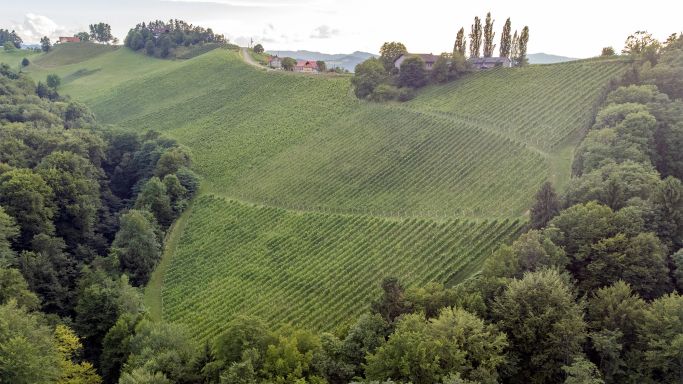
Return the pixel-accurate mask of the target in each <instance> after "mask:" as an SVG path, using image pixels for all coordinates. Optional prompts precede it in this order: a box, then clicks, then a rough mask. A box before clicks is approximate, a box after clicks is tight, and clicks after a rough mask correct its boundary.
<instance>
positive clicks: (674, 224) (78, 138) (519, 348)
mask: <svg viewBox="0 0 683 384" xmlns="http://www.w3.org/2000/svg"><path fill="white" fill-rule="evenodd" d="M162 24H163V23H162ZM175 25H176V23H174V28H175ZM160 27H161V28H167V26H166V24H163V25H161V26H160ZM146 28H149V26H145V25H144V24H143V25H141V27H140V29H139V30H138V29H137V28H136V30H135V31H132V33H133V35H134V36H133V37H131V39H127V41H126V45H129V44H130V43H131V41H132V40H133V39H135V40H136V41H137V40H139V38H138V37H137V34H138V33H139V34H140V36H143V31H144V30H145V29H146ZM183 28H184V27H181V28H180V30H181V33H182V34H183V37H182V40H180V37H179V40H180V41H182V43H183V44H185V41H186V40H185V39H186V36H185V32H183ZM170 31H171V30H169V31H168V32H166V30H164V32H163V33H162V35H163V36H162V37H163V38H164V40H166V39H168V40H170V39H171V33H170ZM206 32H207V33H208V30H207V31H206ZM130 36H131V34H129V37H130ZM178 36H180V34H178ZM145 39H146V40H145V42H144V45H147V44H148V43H149V41H152V40H148V39H147V38H145ZM154 39H156V37H155V38H154ZM156 41H157V40H154V41H153V42H152V44H154V47H155V49H156V48H158V47H157V45H156ZM170 44H171V43H164V45H169V46H170ZM175 44H180V43H178V42H177V40H176V43H175ZM190 44H192V43H190ZM139 45H140V44H137V43H136V45H134V46H139ZM140 49H141V48H140ZM161 49H162V52H163V47H161ZM623 56H625V57H626V58H628V60H630V68H629V70H628V71H626V72H625V73H624V74H623V75H622V76H621V77H620V78H619V79H615V80H613V81H612V82H611V83H610V84H609V89H608V90H607V91H606V92H605V94H604V97H603V99H602V100H601V102H600V103H599V106H598V108H597V109H596V110H595V111H594V112H595V113H594V121H593V122H592V124H591V128H590V129H589V130H588V131H586V132H584V134H585V136H584V138H583V140H582V142H581V144H580V145H579V147H578V148H577V150H576V156H575V159H574V163H573V166H572V173H573V177H572V180H571V181H570V183H569V185H568V186H567V188H566V189H563V191H561V192H559V193H558V192H557V191H556V190H555V188H554V187H553V185H552V184H551V183H546V184H544V185H543V186H542V188H541V189H540V190H539V191H538V193H537V195H536V196H535V202H534V205H533V207H532V208H531V211H530V222H529V225H528V228H527V230H526V231H525V232H524V233H523V234H522V235H521V236H520V237H519V238H518V239H517V240H516V241H514V242H512V243H511V244H508V245H504V246H502V247H501V248H499V249H497V250H496V251H495V252H493V254H492V255H491V256H490V257H489V258H488V259H487V261H486V262H485V264H484V267H483V269H482V271H481V272H480V273H479V274H477V275H475V276H473V277H472V278H470V279H469V280H467V281H465V282H464V283H462V284H459V285H456V286H452V287H451V286H448V287H447V286H444V285H442V284H437V283H428V284H425V285H421V286H408V287H406V286H404V284H403V283H402V282H401V281H400V280H399V279H397V278H391V277H388V278H385V279H383V280H382V281H377V282H374V283H375V284H376V285H378V286H381V291H382V294H381V295H380V296H378V297H376V298H375V299H374V300H373V301H372V303H368V304H369V305H368V307H369V308H370V309H369V310H368V311H367V312H366V313H364V314H363V315H361V316H359V317H358V318H354V319H346V320H347V321H345V322H344V324H346V325H342V326H340V327H338V328H337V329H335V330H334V331H332V332H325V333H318V332H314V331H311V330H307V329H304V328H299V327H296V326H293V325H288V324H282V325H281V326H279V327H271V326H269V325H267V323H266V322H265V321H264V320H263V319H259V318H255V317H248V316H239V317H237V318H235V319H233V320H230V321H229V322H226V324H225V326H224V329H225V330H224V331H223V332H222V333H221V334H220V335H219V336H218V337H216V338H214V339H212V340H209V341H207V342H204V343H198V342H197V341H196V340H195V339H194V338H193V337H192V336H191V334H190V332H188V330H187V329H186V327H185V326H183V325H181V324H175V323H171V322H165V321H154V320H153V319H152V318H151V316H150V314H149V312H148V310H147V308H145V306H144V305H143V303H142V298H141V287H144V286H145V284H146V283H147V282H148V280H149V278H150V274H151V273H152V271H153V269H154V268H155V266H156V265H157V263H158V262H159V260H160V258H161V252H162V249H163V244H164V240H165V238H166V234H167V233H168V231H169V228H171V226H172V225H173V223H174V221H175V220H176V219H177V218H178V217H179V216H180V214H181V213H182V212H183V211H185V209H186V208H187V206H188V204H190V202H191V200H192V198H193V196H194V195H195V194H196V193H197V190H198V188H199V183H200V179H199V177H198V176H197V175H196V174H195V172H194V171H193V170H192V154H191V153H190V151H189V150H188V149H187V148H185V147H183V146H181V145H180V144H178V143H177V142H176V141H175V140H173V139H169V138H168V137H165V136H164V135H162V134H160V133H158V132H155V131H147V132H144V133H140V134H138V133H130V132H123V131H119V130H117V129H116V128H110V127H104V126H101V125H100V124H98V122H97V120H96V119H95V116H94V115H93V113H92V112H91V111H90V110H89V109H88V107H87V106H85V105H84V104H82V103H79V102H77V101H74V100H72V99H70V98H69V97H68V96H64V95H61V94H60V92H59V87H60V84H59V82H58V81H55V80H54V78H52V80H51V81H48V80H47V79H46V82H45V83H43V82H42V81H40V82H38V83H35V82H34V81H33V80H31V79H30V78H29V77H28V76H26V75H25V74H20V73H17V72H15V71H13V70H12V69H10V68H9V67H8V66H6V65H2V66H0V123H1V124H0V383H19V384H21V383H87V384H90V383H93V384H94V383H121V384H134V383H138V384H142V383H155V384H165V383H348V382H376V383H392V382H401V383H408V382H410V383H444V384H445V383H452V384H455V383H463V384H464V383H499V382H500V383H562V382H564V383H568V384H569V383H571V384H576V383H594V384H598V383H623V382H637V383H679V382H680V378H681V377H682V376H683V363H681V361H683V297H682V296H681V293H683V251H682V250H681V249H682V247H683V183H681V178H683V154H681V151H680V148H681V147H682V146H683V101H682V99H683V34H682V35H672V36H671V37H670V38H669V39H668V40H667V41H665V42H658V41H656V40H654V39H652V38H651V36H649V35H647V34H643V33H641V34H635V35H633V36H631V37H629V39H628V40H627V44H626V47H625V48H624V55H623Z"/></svg>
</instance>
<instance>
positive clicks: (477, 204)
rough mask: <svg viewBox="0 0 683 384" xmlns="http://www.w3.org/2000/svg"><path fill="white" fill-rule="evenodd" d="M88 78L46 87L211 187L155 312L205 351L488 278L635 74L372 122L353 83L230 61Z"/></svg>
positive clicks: (501, 89)
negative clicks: (422, 288) (256, 324)
mask: <svg viewBox="0 0 683 384" xmlns="http://www.w3.org/2000/svg"><path fill="white" fill-rule="evenodd" d="M57 58H59V56H58V55H55V59H54V60H57ZM79 60H80V61H77V62H73V61H74V60H71V61H68V62H65V61H61V59H60V61H56V62H54V63H50V58H49V57H48V56H47V55H46V56H45V57H43V58H42V59H41V62H40V66H41V67H38V68H36V69H35V70H34V72H33V73H32V74H31V75H32V76H35V77H36V78H39V77H44V76H45V74H47V73H58V74H59V75H60V76H61V77H62V78H63V79H64V85H63V92H64V93H66V94H71V95H73V96H74V97H75V98H77V99H78V100H80V101H83V102H85V103H86V104H87V105H88V106H89V107H90V108H91V109H92V110H93V111H94V112H95V114H96V115H97V118H98V119H99V120H100V121H102V122H103V123H105V124H115V125H118V126H120V127H122V128H123V129H127V130H130V131H137V130H157V131H160V132H163V133H164V134H166V135H168V136H170V137H172V138H174V139H176V140H178V141H179V142H180V143H181V144H183V145H184V146H186V147H187V148H188V149H189V151H190V152H191V153H192V155H193V159H194V161H195V163H194V167H195V168H196V169H197V170H198V171H199V173H200V174H201V176H202V177H203V182H202V185H203V187H202V191H201V193H200V196H199V197H198V198H197V199H196V201H195V202H194V204H193V207H192V208H191V209H190V210H189V211H188V213H186V214H185V215H189V216H187V217H184V219H185V220H186V223H185V225H182V226H177V227H176V229H175V231H174V232H173V233H172V234H171V236H172V237H177V238H178V239H180V241H178V245H177V246H172V247H169V248H168V249H167V250H166V252H165V256H164V257H165V261H164V263H165V264H164V265H166V267H165V268H161V269H159V270H158V271H157V272H156V273H157V276H156V279H159V281H161V289H160V290H159V293H157V294H155V295H148V296H149V297H148V301H149V302H148V304H150V305H152V306H153V313H160V314H161V316H163V318H164V319H167V320H172V321H174V322H179V323H184V324H186V325H188V326H189V327H190V329H191V330H192V331H193V333H194V336H195V337H196V338H198V339H201V340H209V339H211V338H212V337H213V336H215V335H217V334H218V333H220V332H221V331H222V330H223V327H224V326H225V325H226V323H227V320H230V319H231V318H233V317H234V316H236V315H238V314H251V315H258V316H260V317H262V318H263V319H264V320H265V321H267V322H268V323H269V324H271V325H273V326H275V327H279V326H281V325H282V324H284V323H287V322H291V323H293V324H295V325H300V326H305V327H310V328H313V329H316V330H323V331H325V330H331V329H333V328H335V327H337V326H339V325H341V324H342V323H343V321H344V319H349V318H352V317H354V316H356V315H358V314H360V313H361V312H362V311H363V310H365V309H366V308H367V306H368V303H369V300H370V299H371V298H372V297H376V296H377V294H378V292H379V287H378V286H377V284H376V282H377V281H379V280H380V279H381V278H382V277H385V276H396V277H398V278H400V279H401V280H402V281H404V282H405V283H406V284H408V285H419V284H425V283H427V282H430V281H437V282H441V283H447V284H454V283H457V282H461V281H464V280H466V279H467V278H468V277H470V276H472V275H473V274H476V273H477V272H478V271H479V270H480V269H481V266H482V263H483V261H484V259H485V258H486V257H487V256H488V255H490V254H491V252H492V251H493V250H494V249H496V248H497V247H498V246H499V245H500V244H501V243H503V242H507V241H508V240H510V239H512V238H514V236H515V235H516V234H518V233H519V231H520V230H521V228H522V227H523V225H524V223H525V222H526V217H525V216H526V214H527V209H528V207H529V206H530V203H531V200H532V198H533V195H534V193H535V192H536V191H537V190H538V188H539V186H540V185H541V184H542V183H543V182H544V181H545V180H552V181H553V182H554V183H555V184H556V185H558V186H562V185H564V184H565V183H566V182H567V181H568V179H569V173H570V159H571V151H572V150H573V148H574V147H575V145H576V143H577V142H578V140H579V139H580V137H581V134H582V133H583V132H585V130H587V128H588V127H589V126H590V125H591V123H592V122H591V117H592V113H591V111H593V110H594V108H596V107H597V105H598V104H599V103H600V101H601V97H602V96H604V94H605V92H606V87H607V84H608V83H609V81H610V80H611V79H613V78H615V77H618V76H620V75H621V74H622V73H623V72H624V71H625V70H626V67H627V66H626V65H625V64H624V63H623V62H621V61H618V60H595V61H590V60H588V61H578V62H572V63H565V64H554V65H543V66H541V65H535V66H529V67H525V68H519V69H495V70H491V71H487V72H481V73H476V74H473V75H471V76H467V77H465V78H463V79H461V80H458V81H455V82H452V83H449V84H447V85H442V86H430V87H428V88H426V89H424V90H423V91H421V92H420V93H419V95H418V96H417V98H415V99H414V100H412V101H410V102H406V103H402V104H397V103H385V104H372V103H367V102H361V101H358V100H356V99H355V97H354V96H353V95H352V91H351V88H350V83H349V78H348V77H345V76H336V77H326V76H301V75H295V74H288V73H272V72H268V73H266V72H264V71H259V70H258V69H256V68H253V67H251V66H248V65H246V64H244V63H243V62H242V59H241V58H240V57H239V56H238V54H237V53H234V52H228V51H226V50H222V49H217V50H214V51H211V52H209V53H206V54H203V55H201V56H198V57H195V58H192V59H189V60H183V61H181V60H178V61H160V60H156V59H153V58H149V57H145V56H143V55H140V54H134V53H132V52H129V51H127V50H121V49H119V50H116V51H112V52H104V53H103V52H100V51H97V52H93V55H92V56H91V57H80V58H79ZM41 68H42V69H41Z"/></svg>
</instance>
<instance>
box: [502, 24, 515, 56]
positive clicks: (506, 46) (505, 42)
mask: <svg viewBox="0 0 683 384" xmlns="http://www.w3.org/2000/svg"><path fill="white" fill-rule="evenodd" d="M511 32H512V23H511V22H510V18H509V17H508V19H507V20H506V21H505V26H503V34H502V35H501V36H500V57H508V58H509V57H510V44H511V43H512V41H511V40H512V36H510V34H511Z"/></svg>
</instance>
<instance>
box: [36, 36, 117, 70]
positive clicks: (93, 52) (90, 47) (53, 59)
mask: <svg viewBox="0 0 683 384" xmlns="http://www.w3.org/2000/svg"><path fill="white" fill-rule="evenodd" d="M117 49H119V47H117V46H114V45H105V44H96V43H91V42H82V43H64V44H60V45H57V46H55V47H53V49H52V50H50V52H48V53H46V54H44V55H41V56H40V57H38V58H37V59H36V60H34V63H33V64H35V65H36V66H38V67H40V68H54V67H61V66H64V65H69V64H76V63H81V62H83V61H86V60H89V59H92V58H94V57H97V56H99V55H103V54H105V53H110V52H113V51H116V50H117Z"/></svg>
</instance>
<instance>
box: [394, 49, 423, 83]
mask: <svg viewBox="0 0 683 384" xmlns="http://www.w3.org/2000/svg"><path fill="white" fill-rule="evenodd" d="M426 83H427V70H426V69H425V63H424V61H423V60H422V58H420V57H419V56H410V57H408V58H406V59H405V60H403V62H402V63H401V68H400V72H399V74H398V84H399V85H400V86H402V87H411V88H420V87H422V86H423V85H425V84H426Z"/></svg>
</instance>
